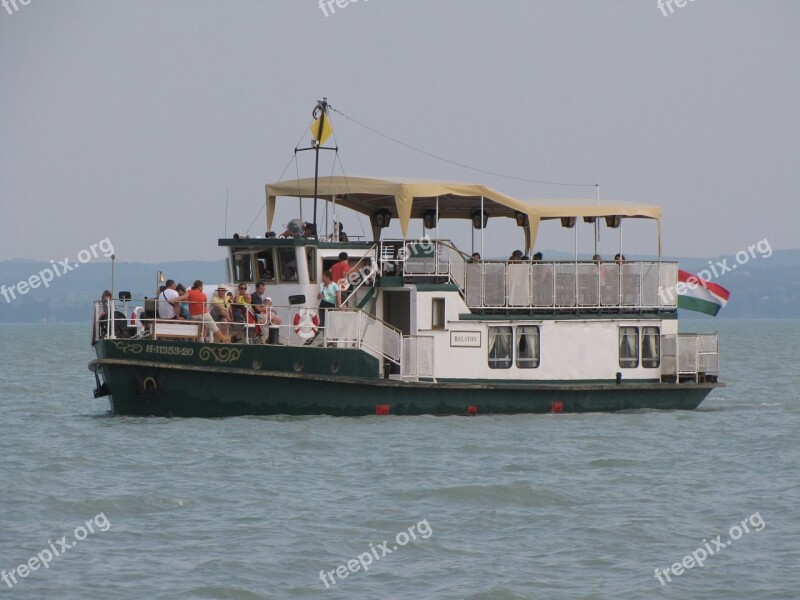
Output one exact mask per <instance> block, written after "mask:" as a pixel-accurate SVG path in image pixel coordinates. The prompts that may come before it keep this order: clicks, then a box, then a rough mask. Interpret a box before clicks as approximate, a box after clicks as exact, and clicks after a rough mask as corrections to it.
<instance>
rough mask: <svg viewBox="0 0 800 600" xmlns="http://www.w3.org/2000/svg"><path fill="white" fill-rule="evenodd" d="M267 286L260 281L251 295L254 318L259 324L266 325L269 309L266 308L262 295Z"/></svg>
mask: <svg viewBox="0 0 800 600" xmlns="http://www.w3.org/2000/svg"><path fill="white" fill-rule="evenodd" d="M266 287H267V286H266V285H265V284H264V282H263V281H259V282H258V283H257V284H256V290H255V291H254V292H253V293H252V294H250V309H251V310H252V311H253V316H254V317H255V319H256V322H258V323H266V322H267V321H266V314H265V313H266V312H267V309H266V307H265V306H264V298H263V297H262V294H263V293H264V290H265V289H266Z"/></svg>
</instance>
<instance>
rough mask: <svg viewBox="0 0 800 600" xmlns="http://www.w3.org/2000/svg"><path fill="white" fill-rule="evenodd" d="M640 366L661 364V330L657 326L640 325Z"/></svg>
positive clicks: (649, 366)
mask: <svg viewBox="0 0 800 600" xmlns="http://www.w3.org/2000/svg"><path fill="white" fill-rule="evenodd" d="M642 366H643V367H646V368H648V369H655V368H658V367H659V366H661V332H660V331H659V329H658V327H642Z"/></svg>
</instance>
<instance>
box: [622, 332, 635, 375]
mask: <svg viewBox="0 0 800 600" xmlns="http://www.w3.org/2000/svg"><path fill="white" fill-rule="evenodd" d="M619 366H620V367H622V368H623V369H635V368H636V367H638V366H639V328H638V327H620V328H619Z"/></svg>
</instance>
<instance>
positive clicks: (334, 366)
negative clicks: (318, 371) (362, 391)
mask: <svg viewBox="0 0 800 600" xmlns="http://www.w3.org/2000/svg"><path fill="white" fill-rule="evenodd" d="M339 367H341V365H340V364H339V361H338V360H335V361H333V362H332V363H331V373H338V372H339Z"/></svg>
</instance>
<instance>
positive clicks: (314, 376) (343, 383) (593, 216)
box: [89, 105, 722, 417]
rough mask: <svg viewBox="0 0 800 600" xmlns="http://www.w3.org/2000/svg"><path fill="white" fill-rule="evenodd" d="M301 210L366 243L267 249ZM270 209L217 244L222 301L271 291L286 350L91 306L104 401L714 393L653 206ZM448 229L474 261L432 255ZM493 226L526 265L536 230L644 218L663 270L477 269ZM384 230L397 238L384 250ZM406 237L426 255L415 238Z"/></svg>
mask: <svg viewBox="0 0 800 600" xmlns="http://www.w3.org/2000/svg"><path fill="white" fill-rule="evenodd" d="M324 108H325V106H324V105H323V115H324ZM323 118H324V116H323ZM315 145H316V146H317V147H316V149H317V151H318V150H319V141H317V142H316V144H315ZM304 198H305V199H309V198H310V199H314V200H315V204H316V200H319V201H323V202H328V203H330V204H331V205H333V213H334V214H337V211H341V210H343V209H349V210H352V211H355V212H357V213H359V214H360V215H363V216H365V217H366V218H368V219H369V222H370V225H371V233H372V239H371V240H369V241H361V240H352V241H350V240H347V241H342V240H343V239H344V237H343V236H340V235H339V231H338V227H337V226H334V232H333V233H332V234H331V235H327V236H326V235H319V236H313V235H312V236H311V237H304V236H303V235H302V233H301V231H300V229H301V227H300V224H301V222H297V223H290V226H291V227H290V230H289V231H287V232H286V235H284V236H275V235H274V234H272V233H269V232H270V230H271V229H272V223H273V220H274V218H275V210H276V206H277V204H278V202H287V201H288V202H297V200H298V199H304ZM266 209H267V230H268V234H267V236H265V237H257V238H256V237H245V236H239V235H234V236H233V237H230V238H224V239H220V240H219V245H220V246H221V247H223V248H225V249H226V250H227V261H228V265H229V270H230V274H231V279H232V281H230V283H229V284H227V285H226V286H225V287H226V288H227V289H230V290H231V291H234V292H235V290H236V289H237V285H240V284H244V285H246V286H247V288H248V291H252V290H253V288H254V285H255V284H256V283H257V282H260V281H263V282H265V284H266V292H265V294H264V295H266V296H269V297H271V299H272V304H273V306H274V307H275V309H276V311H277V314H278V315H279V316H280V318H281V325H280V326H278V327H273V330H277V331H278V332H279V333H278V335H277V340H276V339H275V337H276V336H272V338H273V339H272V341H273V342H277V343H265V342H266V340H267V338H268V336H267V335H266V326H261V325H260V324H259V323H257V322H245V323H240V324H235V325H232V326H231V333H232V334H234V335H237V337H238V338H239V339H238V340H237V341H236V342H235V343H230V344H226V343H215V342H209V341H206V340H207V338H208V336H207V333H208V332H207V331H205V324H204V323H202V322H196V321H175V320H164V319H159V318H156V317H155V315H153V314H152V313H151V312H149V311H147V310H145V301H141V302H133V301H131V300H130V298H129V294H125V293H122V294H123V295H122V300H120V301H117V300H114V301H112V302H111V304H113V305H114V306H107V305H101V304H100V303H96V304H95V312H94V324H93V332H92V344H93V346H94V349H95V352H96V356H97V358H96V359H95V360H93V361H92V362H91V363H90V365H89V368H90V370H91V371H93V372H94V374H95V377H96V382H97V387H96V389H95V396H97V397H99V396H106V395H107V396H109V398H110V402H111V407H112V411H113V412H114V413H115V414H118V415H157V416H175V417H229V416H238V415H277V414H286V415H319V414H327V415H338V416H362V415H419V414H432V415H484V414H503V413H567V412H588V411H620V410H635V409H694V408H696V407H697V406H698V405H699V404H700V403H701V402H702V401H703V399H704V398H705V397H706V396H707V395H708V394H709V392H710V391H711V390H712V389H714V388H715V387H718V386H720V385H722V384H721V383H719V382H718V373H719V353H718V339H717V334H687V333H680V332H679V330H678V314H677V304H676V302H677V301H676V298H677V295H676V294H674V293H664V291H665V290H672V289H673V288H674V287H675V286H676V284H677V278H678V264H677V263H676V262H671V261H665V260H661V258H660V257H661V210H660V209H659V208H658V207H656V206H651V205H631V204H618V203H615V204H607V203H603V204H597V203H596V204H592V203H586V204H575V205H552V204H537V203H532V202H527V201H522V200H518V199H515V198H512V197H510V196H508V195H506V194H503V193H501V192H498V191H495V190H493V189H491V188H488V187H486V186H483V185H478V184H468V183H447V182H429V181H404V180H390V179H372V178H364V177H345V176H330V177H318V176H315V177H313V178H308V179H291V180H284V181H279V182H277V183H271V184H268V185H267V186H266ZM314 214H315V219H316V207H315V211H314ZM440 219H457V220H460V221H461V222H463V223H464V224H465V225H466V227H467V228H472V229H473V231H474V234H473V240H475V237H476V234H477V233H478V232H479V233H480V236H479V239H480V244H479V246H478V247H476V248H470V249H469V251H467V249H465V248H459V247H458V246H457V245H456V244H454V243H453V242H451V241H450V240H447V239H440V238H439V237H438V235H437V233H438V223H439V220H440ZM494 219H511V220H512V221H513V222H515V223H516V225H517V226H519V232H520V241H521V244H520V245H521V246H524V248H525V249H526V251H527V252H528V254H529V255H530V256H535V255H534V253H533V252H534V250H535V249H536V247H537V246H536V240H537V235H538V232H539V230H540V228H541V227H548V226H555V227H567V228H577V227H579V226H586V225H585V224H586V223H589V224H591V226H592V227H605V228H611V229H615V228H620V227H621V226H622V224H623V223H624V222H625V221H626V220H628V219H648V220H651V221H652V222H654V224H655V228H654V229H655V235H654V237H655V238H656V241H657V245H658V258H657V259H654V260H642V261H639V260H623V259H622V258H621V257H620V259H618V260H616V261H609V262H603V261H598V260H581V259H579V256H578V253H577V250H576V253H575V256H574V257H573V258H572V259H570V260H535V259H526V260H522V259H516V258H515V260H505V259H502V260H501V259H497V260H494V259H481V260H478V259H476V258H473V257H472V254H473V251H474V250H479V252H480V256H482V257H487V256H488V255H491V253H492V251H491V244H490V243H489V242H490V238H489V236H485V235H484V231H485V228H486V226H487V222H488V221H490V220H494ZM392 220H397V221H398V222H399V225H400V229H401V231H402V234H403V237H402V239H384V238H383V236H382V233H383V231H384V230H385V229H386V228H387V227H388V226H389V224H390V222H391V221H392ZM414 222H416V223H419V224H420V225H421V227H420V228H419V229H423V228H424V231H425V232H426V234H427V235H426V236H425V237H423V238H422V239H416V238H413V237H412V236H410V235H409V231H410V230H411V225H412V223H414ZM581 223H583V224H581ZM415 229H417V227H416V226H415ZM312 233H313V231H312ZM576 240H577V237H576ZM473 243H474V242H473ZM576 248H577V242H576ZM342 252H346V253H347V255H348V258H347V260H348V264H349V267H350V273H349V275H348V276H347V277H346V278H344V279H343V280H342V281H341V282H340V283H341V284H342V287H346V288H347V290H346V292H345V296H346V302H345V303H344V305H343V306H342V307H341V308H336V309H329V310H327V312H326V318H325V320H324V327H323V326H321V323H320V316H321V315H320V309H319V307H318V304H319V302H318V300H317V295H318V293H319V291H320V281H321V277H322V274H323V272H325V271H326V270H328V269H330V268H331V266H332V265H333V264H334V263H336V262H337V261H338V260H339V255H340V253H342ZM620 253H621V252H620ZM216 287H217V286H216V282H215V284H214V285H213V286H210V288H209V289H208V291H207V294H208V296H209V297H210V296H211V295H212V294H213V290H214V289H215V288H216ZM133 307H135V310H134V311H133V312H134V313H135V315H136V316H137V317H138V320H137V323H136V325H135V327H123V328H122V329H120V328H119V327H114V326H111V325H112V323H111V322H110V321H109V319H111V318H113V317H109V316H108V315H115V314H118V313H119V312H122V313H124V314H125V315H126V317H127V313H128V312H130V311H131V309H132V308H133ZM250 321H252V319H250Z"/></svg>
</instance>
